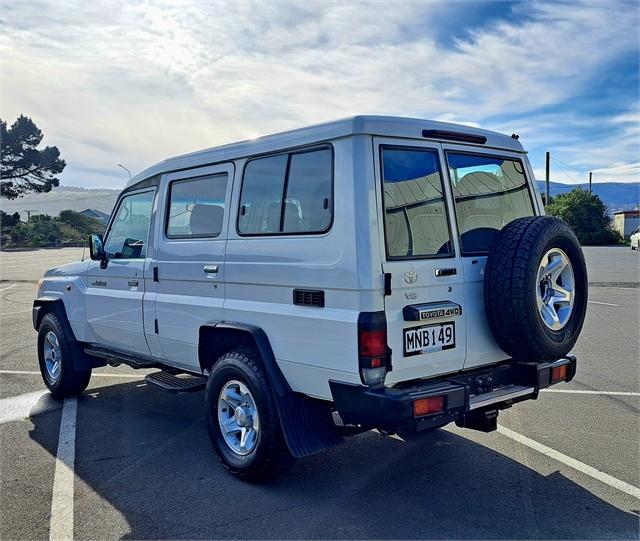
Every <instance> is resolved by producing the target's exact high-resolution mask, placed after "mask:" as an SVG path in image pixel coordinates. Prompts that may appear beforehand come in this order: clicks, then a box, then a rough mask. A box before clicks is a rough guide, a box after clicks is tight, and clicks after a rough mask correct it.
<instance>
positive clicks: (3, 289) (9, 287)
mask: <svg viewBox="0 0 640 541" xmlns="http://www.w3.org/2000/svg"><path fill="white" fill-rule="evenodd" d="M17 285H18V284H11V285H10V286H8V287H3V288H2V289H0V291H6V290H7V289H11V288H12V287H16V286H17Z"/></svg>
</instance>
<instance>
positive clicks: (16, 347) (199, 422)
mask: <svg viewBox="0 0 640 541" xmlns="http://www.w3.org/2000/svg"><path fill="white" fill-rule="evenodd" d="M81 253H82V250H81V249H62V250H37V251H24V252H0V297H1V301H0V348H1V361H0V436H1V446H0V447H1V448H0V468H1V479H0V483H1V484H0V517H1V520H0V538H1V539H39V538H47V537H49V535H50V533H55V534H56V536H60V537H64V536H71V535H73V537H75V538H79V539H105V538H109V539H112V538H124V539H167V538H182V539H196V538H200V539H202V538H207V539H211V538H216V539H217V538H224V539H232V538H233V539H235V538H251V539H299V538H314V539H338V538H343V539H345V538H358V539H383V538H384V539H389V538H394V539H424V538H431V539H445V538H447V539H507V538H508V539H587V538H590V539H637V538H638V535H639V528H638V525H639V509H640V499H638V495H639V494H640V489H639V488H638V487H640V468H639V464H640V460H639V459H640V451H639V442H640V426H639V422H638V419H639V417H638V410H639V408H640V349H639V348H640V345H639V344H640V342H639V332H640V329H639V327H640V324H639V313H640V289H639V282H640V279H639V272H640V254H639V253H637V252H632V251H631V250H629V249H628V248H624V247H615V248H587V249H585V253H586V255H587V260H588V266H589V277H590V278H589V279H590V282H591V289H590V303H589V308H588V313H587V320H586V324H585V328H584V330H583V333H582V336H581V338H580V340H579V342H578V344H577V346H576V348H575V351H574V353H575V354H576V355H577V356H578V359H579V365H578V374H577V376H576V378H575V379H574V380H573V381H572V382H571V383H570V384H568V385H563V386H561V387H560V388H559V389H558V388H555V389H553V390H550V391H547V392H543V393H541V396H540V398H539V399H538V400H537V401H528V402H525V403H523V404H520V405H517V406H516V407H514V408H512V409H510V410H506V411H505V412H503V413H501V415H500V419H499V423H500V426H501V429H500V430H499V431H497V432H493V433H491V434H482V433H479V432H473V431H469V430H461V429H458V428H456V427H448V428H446V429H441V430H436V431H433V432H430V433H427V434H423V435H421V436H420V437H418V438H415V439H411V440H409V441H402V440H401V439H399V438H396V437H391V438H389V437H386V438H385V437H382V436H381V435H380V434H378V433H376V432H369V433H366V434H362V435H359V436H356V437H354V438H351V439H349V440H348V441H347V442H346V443H345V444H344V445H342V446H340V447H337V448H335V449H332V450H330V451H327V452H324V453H322V454H319V455H315V456H312V457H309V458H307V459H304V460H301V461H299V462H298V463H297V464H296V465H294V467H293V468H291V470H289V471H288V472H287V473H286V474H285V475H284V476H283V477H281V478H279V479H278V480H277V481H275V482H273V483H272V484H269V485H264V486H252V485H247V484H244V483H242V482H239V481H237V480H235V479H234V478H232V477H230V476H229V475H228V474H226V473H225V472H224V471H223V469H222V467H221V466H220V465H219V464H218V462H217V459H216V458H215V456H214V454H213V451H212V449H211V447H210V443H209V440H208V437H207V432H206V427H205V423H204V418H203V396H202V393H201V392H199V393H194V394H184V395H171V394H168V393H165V392H163V391H162V390H161V389H159V388H156V387H154V386H147V385H146V384H145V383H144V380H143V375H144V374H143V373H142V372H141V371H134V370H132V369H130V368H128V367H119V368H117V369H116V368H109V367H105V368H99V369H96V370H95V371H94V377H92V380H91V383H90V386H89V389H88V390H87V391H86V392H85V393H84V394H83V395H82V396H81V397H79V398H78V399H77V402H74V403H73V404H74V406H76V407H77V414H76V415H77V416H76V417H75V429H73V428H74V427H73V424H72V425H71V431H69V430H65V431H63V434H62V436H61V435H60V426H61V417H62V415H63V404H62V402H59V401H57V400H54V399H53V398H51V396H50V395H49V394H48V393H46V392H45V391H44V385H43V383H42V380H41V378H40V375H39V373H38V372H37V370H38V368H37V360H36V353H35V342H36V334H35V332H34V331H33V329H32V327H31V303H32V300H33V297H34V294H35V282H36V281H37V279H38V278H39V277H40V276H41V274H42V271H43V270H44V269H45V268H47V267H50V266H53V265H54V264H56V263H62V262H65V261H70V260H73V259H75V258H77V257H79V256H80V255H81ZM64 412H65V415H69V414H70V410H69V407H65V409H64ZM68 428H69V426H67V429H68ZM54 478H55V480H54ZM52 502H54V503H53V504H52ZM52 507H53V509H52ZM52 513H53V515H52Z"/></svg>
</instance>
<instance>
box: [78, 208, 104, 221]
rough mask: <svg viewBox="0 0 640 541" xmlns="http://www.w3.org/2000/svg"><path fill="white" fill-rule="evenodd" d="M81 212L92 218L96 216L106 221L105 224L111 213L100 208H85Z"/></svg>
mask: <svg viewBox="0 0 640 541" xmlns="http://www.w3.org/2000/svg"><path fill="white" fill-rule="evenodd" d="M80 214H82V215H83V216H88V217H90V218H95V219H97V220H100V221H101V222H104V223H105V224H106V223H107V222H108V221H109V215H108V214H106V213H105V212H102V211H100V210H95V209H84V210H81V211H80Z"/></svg>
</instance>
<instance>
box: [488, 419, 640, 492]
mask: <svg viewBox="0 0 640 541" xmlns="http://www.w3.org/2000/svg"><path fill="white" fill-rule="evenodd" d="M498 432H499V433H500V434H502V435H503V436H506V437H507V438H510V439H512V440H513V441H516V442H518V443H519V444H521V445H524V446H526V447H529V448H530V449H533V450H534V451H538V452H539V453H542V454H543V455H546V456H548V457H549V458H552V459H553V460H557V461H558V462H561V463H562V464H564V465H565V466H569V467H570V468H573V469H574V470H576V471H579V472H580V473H584V474H585V475H588V476H589V477H592V478H593V479H596V480H598V481H600V482H601V483H604V484H605V485H609V486H610V487H613V488H615V489H616V490H619V491H620V492H624V493H625V494H628V495H629V496H633V497H634V498H638V499H640V488H638V487H635V486H633V485H630V484H629V483H626V482H624V481H621V480H620V479H616V478H615V477H613V476H611V475H609V474H608V473H604V472H601V471H600V470H597V469H596V468H594V467H592V466H589V465H587V464H584V463H583V462H580V461H579V460H576V459H575V458H571V457H570V456H567V455H565V454H563V453H560V452H559V451H556V450H555V449H551V447H547V446H546V445H542V444H541V443H538V442H537V441H535V440H532V439H530V438H527V437H526V436H523V435H522V434H518V433H517V432H514V431H513V430H509V429H508V428H506V427H504V426H501V425H498Z"/></svg>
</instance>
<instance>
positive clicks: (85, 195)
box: [0, 186, 120, 220]
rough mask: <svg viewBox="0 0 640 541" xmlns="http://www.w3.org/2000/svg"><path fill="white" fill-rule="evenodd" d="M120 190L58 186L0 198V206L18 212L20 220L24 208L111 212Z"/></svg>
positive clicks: (44, 211) (24, 215)
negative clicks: (34, 192) (10, 197)
mask: <svg viewBox="0 0 640 541" xmlns="http://www.w3.org/2000/svg"><path fill="white" fill-rule="evenodd" d="M119 193H120V190H109V189H97V190H96V189H89V188H74V187H71V186H60V187H58V188H54V189H53V190H51V191H50V192H48V193H38V194H28V195H25V196H23V197H19V198H18V199H12V200H10V201H9V200H7V199H0V208H1V209H2V210H3V211H5V212H7V213H9V214H13V213H14V212H19V213H20V218H21V219H22V220H26V219H27V213H26V212H25V210H27V209H28V210H35V211H36V212H32V213H31V214H48V215H49V216H57V215H58V214H60V211H62V210H67V209H71V210H75V211H76V212H81V211H83V210H86V209H93V210H98V211H100V212H104V213H106V214H111V210H112V209H113V206H114V205H115V203H116V198H117V197H118V194H119Z"/></svg>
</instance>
